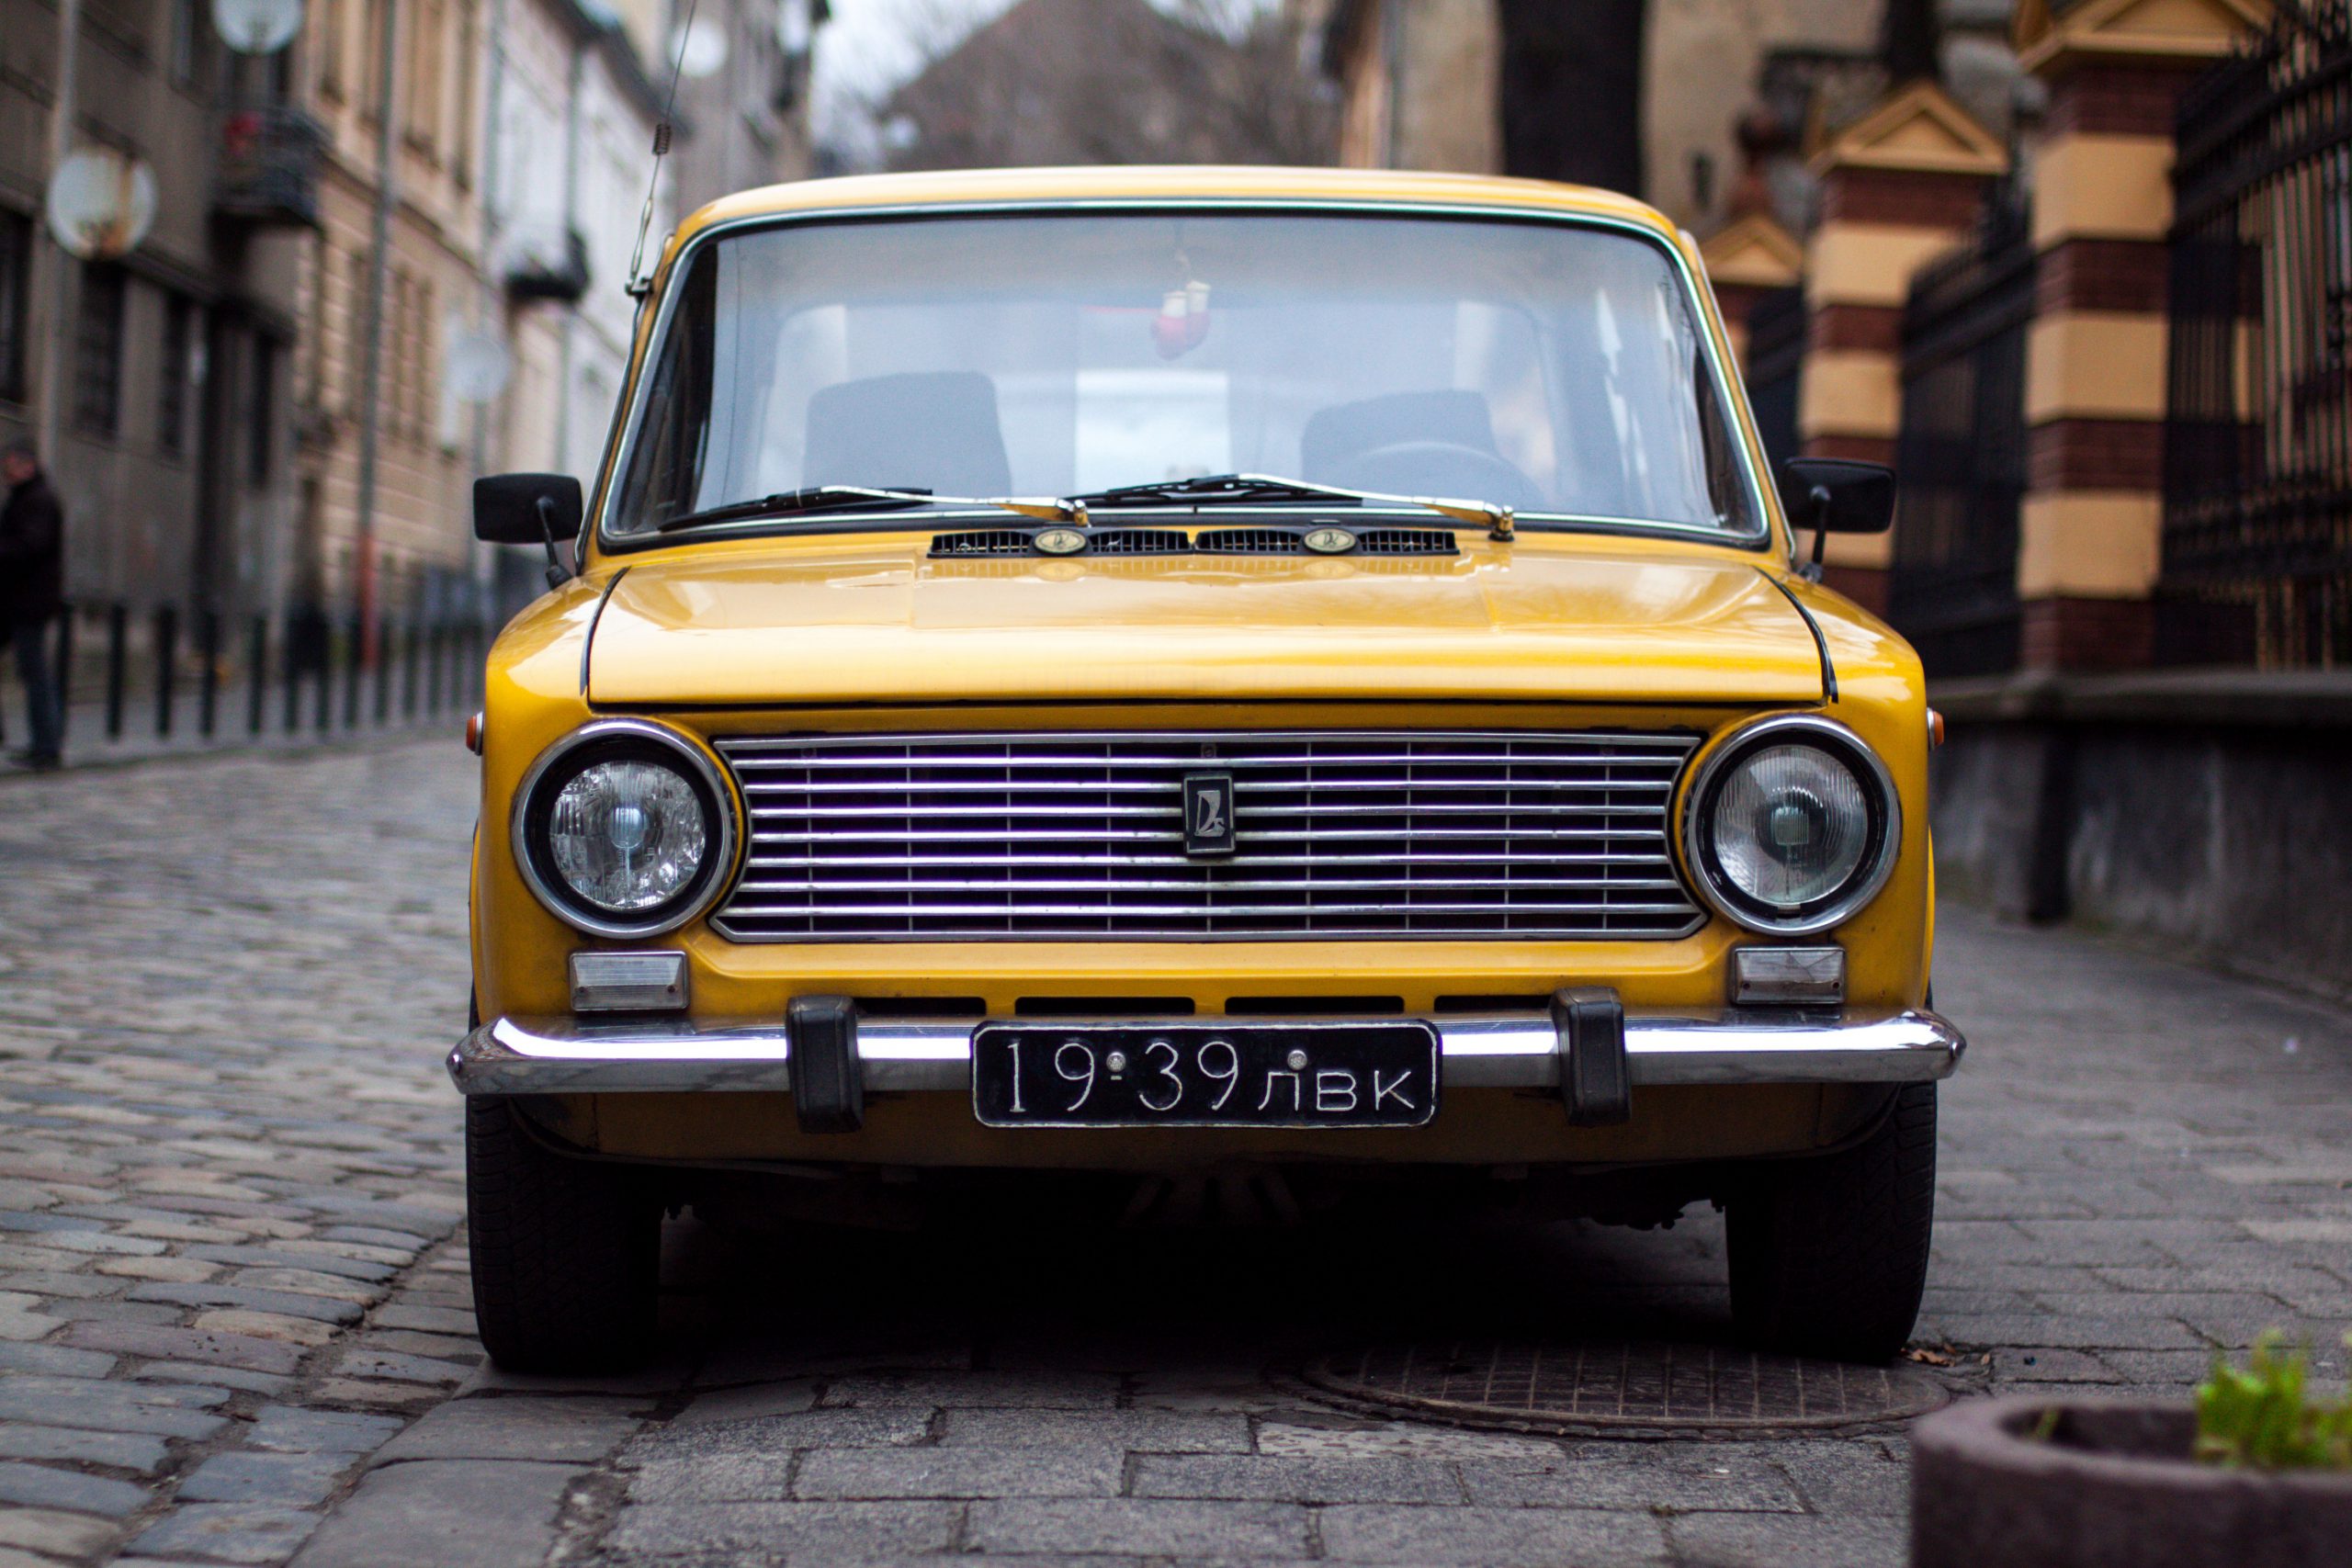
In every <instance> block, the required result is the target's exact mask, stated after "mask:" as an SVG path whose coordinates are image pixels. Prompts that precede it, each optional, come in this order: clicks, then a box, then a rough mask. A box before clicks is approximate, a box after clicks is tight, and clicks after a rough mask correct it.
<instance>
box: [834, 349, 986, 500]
mask: <svg viewBox="0 0 2352 1568" xmlns="http://www.w3.org/2000/svg"><path fill="white" fill-rule="evenodd" d="M800 482H801V483H803V484H807V485H831V484H844V485H873V486H876V488H879V489H883V490H893V489H901V488H912V489H920V490H932V491H938V492H939V493H940V494H942V495H1002V494H1004V493H1005V492H1006V491H1009V490H1011V489H1012V465H1011V464H1010V463H1009V462H1007V461H1006V460H1005V456H1004V428H1003V426H1002V425H1001V423H998V420H997V412H996V383H995V382H994V381H991V380H989V378H987V377H986V376H984V375H982V374H980V373H979V372H978V371H977V370H940V371H932V372H927V373H924V374H921V375H911V376H869V377H867V378H865V379H863V380H858V381H842V382H839V383H837V384H835V385H833V386H831V387H826V388H823V389H820V390H819V391H818V392H816V393H815V394H814V395H812V396H811V397H810V398H809V445H808V462H807V465H806V471H805V472H804V473H803V474H802V475H801V480H800Z"/></svg>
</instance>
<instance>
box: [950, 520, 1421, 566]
mask: <svg viewBox="0 0 2352 1568" xmlns="http://www.w3.org/2000/svg"><path fill="white" fill-rule="evenodd" d="M1349 532H1351V533H1352V534H1354V535H1355V540H1356V542H1355V546H1354V547H1353V548H1352V549H1350V550H1347V551H1345V552H1342V553H1343V555H1345V556H1357V557H1361V556H1456V555H1460V554H1461V553H1462V552H1461V549H1460V547H1458V546H1457V545H1455V543H1454V540H1453V530H1452V529H1450V528H1363V529H1351V530H1349ZM1306 534H1307V530H1306V529H1304V528H1204V529H1202V530H1200V531H1199V532H1198V533H1196V534H1187V533H1186V532H1185V531H1184V530H1183V529H1182V528H1095V529H1091V530H1090V531H1089V532H1088V533H1087V536H1086V548H1085V549H1084V550H1083V551H1082V552H1080V554H1082V555H1089V556H1184V555H1204V556H1304V555H1313V554H1316V553H1317V552H1316V551H1312V550H1309V549H1308V548H1307V547H1306ZM1035 539H1036V530H1035V529H1031V528H967V529H963V530H961V531H959V532H956V533H952V534H940V535H937V536H934V537H933V539H932V541H931V558H932V559H933V560H975V559H980V558H1005V557H1021V556H1036V555H1040V554H1043V553H1044V552H1042V551H1040V550H1039V549H1038V548H1037V547H1036V543H1035Z"/></svg>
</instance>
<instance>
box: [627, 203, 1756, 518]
mask: <svg viewBox="0 0 2352 1568" xmlns="http://www.w3.org/2000/svg"><path fill="white" fill-rule="evenodd" d="M675 293H676V298H675V299H674V301H673V306H672V316H673V319H672V321H671V322H670V325H669V327H668V329H667V331H666V333H665V334H664V336H663V339H662V344H660V346H659V348H658V349H657V351H656V352H657V355H658V357H657V359H656V361H655V365H654V368H653V371H652V379H651V383H650V386H649V388H648V389H647V391H646V395H645V396H644V397H642V398H641V399H640V401H639V408H640V410H641V411H642V412H641V413H640V414H639V418H640V420H641V421H642V425H641V428H640V429H639V431H638V432H637V434H636V436H635V439H634V440H633V442H632V443H631V445H630V447H629V451H628V457H627V461H626V466H625V468H624V469H623V471H622V475H621V479H620V481H619V484H618V486H617V488H616V492H615V499H614V501H613V503H612V504H611V506H610V507H609V508H608V509H607V513H606V518H605V527H606V531H607V532H608V533H609V534H611V535H614V536H628V535H633V534H640V533H645V532H649V531H651V530H654V529H658V528H660V527H662V525H664V524H665V523H668V522H671V521H673V520H675V519H678V518H682V517H685V516H687V515H688V514H690V513H705V512H708V511H711V510H713V509H715V508H718V507H725V506H730V505H735V504H738V503H741V502H757V501H759V500H760V499H761V498H763V497H769V496H777V495H780V494H783V493H785V492H790V491H801V490H805V489H809V488H811V487H817V486H825V485H860V486H870V487H873V488H875V489H879V490H895V491H910V490H923V491H933V492H935V493H937V494H939V495H941V496H1001V495H1006V494H1014V493H1021V494H1045V495H1072V494H1080V493H1085V492H1092V491H1105V490H1113V489H1116V488H1119V487H1123V486H1130V485H1139V484H1151V483H1158V482H1163V481H1166V480H1170V479H1191V478H1195V477H1198V476H1202V475H1209V474H1229V473H1236V472H1244V473H1258V474H1270V475H1280V476H1283V477H1286V478H1289V479H1299V480H1304V481H1306V482H1308V483H1314V484H1326V485H1335V486H1342V487H1346V488H1348V489H1352V490H1363V491H1381V492H1387V493H1395V494H1405V495H1436V496H1445V497H1451V498H1461V499H1466V500H1475V501H1481V502H1493V503H1496V504H1498V505H1504V506H1510V507H1513V508H1516V509H1517V510H1518V511H1519V512H1520V513H1521V515H1522V516H1532V517H1535V518H1539V519H1540V518H1543V517H1544V516H1555V517H1561V518H1566V519H1571V520H1606V521H1615V522H1630V523H1637V524H1652V525H1668V526H1674V527H1679V528H1696V529H1704V530H1708V531H1711V532H1719V533H1727V534H1731V535H1737V536H1753V535H1754V534H1756V533H1757V532H1758V530H1759V529H1760V528H1761V522H1760V520H1759V519H1758V515H1757V513H1756V509H1755V504H1754V502H1753V500H1752V499H1751V494H1750V491H1749V489H1748V486H1747V482H1746V477H1745V472H1744V464H1743V462H1742V457H1741V453H1740V451H1739V448H1738V446H1737V444H1736V441H1735V439H1734V438H1733V437H1732V435H1731V434H1730V431H1731V426H1730V424H1729V419H1728V414H1727V412H1726V405H1725V403H1724V393H1723V389H1721V388H1720V387H1719V386H1718V385H1717V384H1716V381H1715V378H1714V376H1713V372H1712V370H1711V369H1710V367H1709V361H1708V357H1707V355H1706V354H1705V352H1704V349H1703V347H1702V337H1701V334H1700V328H1699V324H1698V320H1697V317H1696V315H1695V313H1694V310H1693V309H1692V304H1691V299H1689V297H1688V294H1687V292H1686V290H1685V288H1684V286H1683V285H1682V283H1681V282H1680V279H1679V274H1678V273H1677V271H1676V269H1675V267H1674V266H1673V265H1672V264H1671V262H1670V261H1669V260H1668V256H1667V254H1666V253H1665V252H1664V251H1663V249H1661V248H1660V247H1659V246H1657V244H1654V243H1649V242H1647V241H1645V240H1642V239H1639V238H1636V237H1634V236H1632V235H1629V234H1624V233H1621V232H1617V231H1611V230H1606V229H1600V228H1591V227H1580V226H1576V225H1571V224H1563V223H1537V222H1505V221H1484V222H1481V221H1465V220H1447V219H1423V218H1370V217H1363V216H1346V217H1340V216H1333V217H1321V216H1308V215H1298V214H1243V213H1215V214H1207V215H1202V214H1188V215H1171V214H1153V215H1144V214H1136V215H1103V214H1074V215H1067V216H1065V215H1046V214H1035V215H1028V216H1022V217H973V218H931V219H919V220H883V221H871V222H857V223H830V224H819V225H799V226H784V227H777V228H772V229H763V230H756V231H747V232H742V233H738V234H735V235H732V236H729V237H726V238H722V239H719V240H718V241H716V242H713V243H706V244H704V245H702V246H701V247H699V248H698V249H697V250H696V251H695V253H694V256H693V260H692V262H691V264H690V265H689V268H688V271H687V273H686V275H685V276H684V279H683V281H682V282H681V283H679V284H678V285H677V286H676V289H675ZM1321 504H1322V505H1323V506H1324V507H1326V508H1328V507H1329V505H1330V504H1332V503H1331V502H1322V503H1321Z"/></svg>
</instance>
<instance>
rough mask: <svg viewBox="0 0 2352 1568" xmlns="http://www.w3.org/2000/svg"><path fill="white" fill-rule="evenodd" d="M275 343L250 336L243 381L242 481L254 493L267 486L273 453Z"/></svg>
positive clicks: (275, 411)
mask: <svg viewBox="0 0 2352 1568" xmlns="http://www.w3.org/2000/svg"><path fill="white" fill-rule="evenodd" d="M276 422H277V340H276V339H275V338H269V337H264V336H262V335H261V334H260V333H254V354H253V365H252V367H251V371H250V374H248V375H247V376H246V378H245V479H246V481H247V482H248V483H250V484H252V485H253V486H254V487H255V488H256V489H258V488H260V487H261V486H263V485H266V484H267V483H269V470H270V458H271V457H274V456H275V455H276V453H277V431H276V429H275V428H274V425H275V423H276Z"/></svg>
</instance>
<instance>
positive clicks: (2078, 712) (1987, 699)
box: [1932, 672, 2352, 995]
mask: <svg viewBox="0 0 2352 1568" xmlns="http://www.w3.org/2000/svg"><path fill="white" fill-rule="evenodd" d="M1932 700H1933V701H1934V702H1935V703H1936V704H1937V705H1938V706H1939V708H1940V709H1941V710H1942V711H1943V712H1944V713H1945V715H1946V720H1947V724H1948V727H1949V737H1950V738H1949V739H1948V741H1947V743H1946V744H1945V746H1944V748H1943V750H1941V751H1939V753H1938V754H1937V756H1936V759H1935V763H1934V775H1933V779H1934V795H1933V799H1934V806H1933V812H1934V820H1935V829H1936V856H1937V873H1938V880H1939V890H1940V891H1941V892H1942V893H1944V894H1945V895H1947V896H1950V897H1957V898H1961V899H1963V900H1966V901H1969V902H1974V903H1982V904H1985V905H1988V906H1990V907H1991V908H1995V909H1997V910H1999V911H2000V912H2002V913H2004V914H2007V915H2010V916H2013V917H2018V918H2024V919H2036V920H2054V919H2072V920H2075V921H2078V922H2081V923H2084V924H2087V925H2092V926H2098V927H2104V928H2109V929H2113V930H2118V931H2129V932H2133V933H2137V934H2141V935H2143V936H2149V937H2154V938H2157V939H2161V940H2163V941H2165V942H2177V943H2178V944H2179V945H2180V947H2181V950H2182V954H2183V956H2196V957H2199V958H2206V959H2218V960H2220V961H2222V962H2223V963H2226V964H2231V965H2233V966H2235V967H2238V968H2242V969H2245V970H2248V971H2252V972H2256V973H2260V974H2264V975H2267V976H2273V977H2276V978H2278V979H2282V980H2285V981H2287V982H2289V983H2290V984H2294V985H2297V986H2300V987H2306V988H2310V989H2314V990H2320V991H2324V992H2328V993H2332V994H2338V995H2343V994H2352V897H2346V888H2347V886H2352V811H2347V810H2346V785H2347V784H2352V680H2347V679H2346V677H2344V676H2342V675H2340V674H2336V673H2334V672H2326V673H2313V674H2309V675H2264V674H2257V673H2252V672H2199V673H2197V674H2193V675H2189V674H2182V675H2148V676H2130V677H2109V678H2102V679H2091V678H2076V679H2074V680H2049V679H2044V680H2041V681H2038V682H2036V681H2007V682H1997V683H1995V682H1968V683H1966V684H1958V683H1956V684H1954V685H1952V686H1951V687H1946V688H1942V689H1939V691H1937V692H1936V693H1935V694H1934V696H1933V698H1932Z"/></svg>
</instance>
